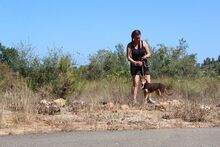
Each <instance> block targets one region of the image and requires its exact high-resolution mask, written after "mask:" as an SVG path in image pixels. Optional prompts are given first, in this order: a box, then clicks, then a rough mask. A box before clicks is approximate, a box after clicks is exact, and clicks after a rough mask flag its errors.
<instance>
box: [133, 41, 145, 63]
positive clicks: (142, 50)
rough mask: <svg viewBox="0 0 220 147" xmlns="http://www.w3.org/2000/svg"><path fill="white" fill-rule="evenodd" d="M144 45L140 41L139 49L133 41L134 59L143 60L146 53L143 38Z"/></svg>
mask: <svg viewBox="0 0 220 147" xmlns="http://www.w3.org/2000/svg"><path fill="white" fill-rule="evenodd" d="M141 44H142V47H141V45H140V43H138V49H135V47H134V42H131V53H132V59H133V60H134V61H141V58H142V57H143V56H144V55H146V50H145V48H144V45H143V40H141Z"/></svg>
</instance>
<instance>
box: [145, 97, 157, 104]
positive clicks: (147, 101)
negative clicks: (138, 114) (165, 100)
mask: <svg viewBox="0 0 220 147" xmlns="http://www.w3.org/2000/svg"><path fill="white" fill-rule="evenodd" d="M145 103H147V104H156V101H154V100H152V99H151V98H148V99H147V100H146V102H145Z"/></svg>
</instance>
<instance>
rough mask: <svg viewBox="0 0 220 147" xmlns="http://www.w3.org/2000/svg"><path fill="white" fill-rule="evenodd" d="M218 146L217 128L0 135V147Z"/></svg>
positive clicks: (219, 136)
mask: <svg viewBox="0 0 220 147" xmlns="http://www.w3.org/2000/svg"><path fill="white" fill-rule="evenodd" d="M77 146H80V147H84V146H85V147H114V146H116V147H130V146H132V147H133V146H134V147H151V146H152V147H181V146H183V147H220V128H205V129H155V130H141V131H139V130H135V131H111V132H110V131H102V132H70V133H49V134H37V135H16V136H2V137H0V147H77Z"/></svg>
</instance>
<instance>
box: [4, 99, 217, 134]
mask: <svg viewBox="0 0 220 147" xmlns="http://www.w3.org/2000/svg"><path fill="white" fill-rule="evenodd" d="M186 105H188V104H185V103H182V102H180V101H178V100H172V101H166V102H161V104H157V105H152V104H147V105H146V104H145V105H139V106H129V105H119V104H113V103H111V102H106V103H102V104H98V105H88V104H84V103H81V102H78V103H75V104H73V105H71V106H66V107H62V108H61V109H60V112H59V113H56V114H53V115H49V114H37V113H36V114H29V113H23V112H11V111H7V110H4V111H2V112H1V115H0V135H14V134H27V133H47V132H54V131H76V130H86V131H95V130H132V129H149V128H151V129H157V128H203V127H217V126H220V109H219V108H218V107H216V106H207V105H196V106H191V105H190V107H189V105H188V106H187V107H186ZM196 107H198V109H195V108H196ZM190 113H192V114H190Z"/></svg>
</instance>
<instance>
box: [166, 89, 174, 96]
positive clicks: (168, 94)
mask: <svg viewBox="0 0 220 147" xmlns="http://www.w3.org/2000/svg"><path fill="white" fill-rule="evenodd" d="M164 93H165V94H166V95H167V96H170V95H172V94H173V93H168V91H167V89H166V88H165V90H164Z"/></svg>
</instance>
